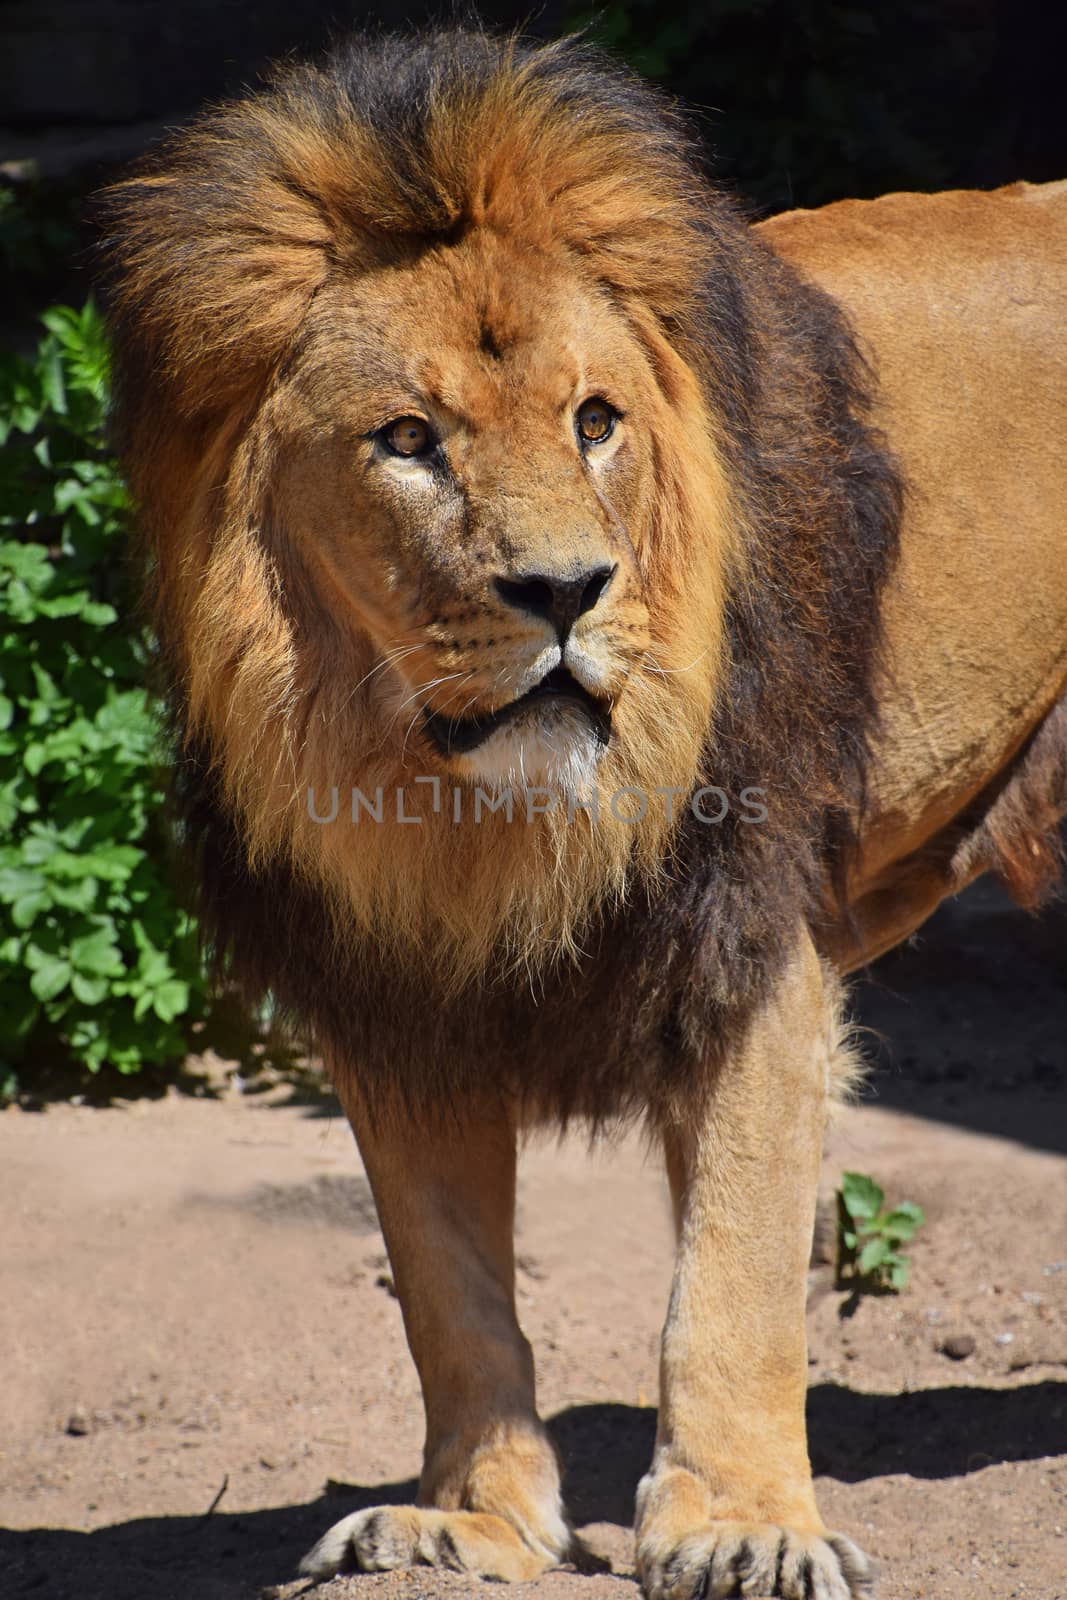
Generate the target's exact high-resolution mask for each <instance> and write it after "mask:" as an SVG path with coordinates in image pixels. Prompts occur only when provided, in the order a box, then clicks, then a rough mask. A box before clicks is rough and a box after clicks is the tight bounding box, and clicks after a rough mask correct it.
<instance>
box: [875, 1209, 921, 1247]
mask: <svg viewBox="0 0 1067 1600" xmlns="http://www.w3.org/2000/svg"><path fill="white" fill-rule="evenodd" d="M925 1221H926V1213H925V1212H924V1211H923V1208H922V1206H917V1205H916V1204H915V1202H914V1201H913V1200H904V1201H902V1202H901V1204H900V1205H899V1206H894V1208H893V1210H892V1211H887V1212H886V1214H885V1215H884V1216H882V1217H879V1218H878V1226H879V1227H880V1228H881V1229H882V1231H883V1232H884V1233H887V1234H889V1236H890V1237H891V1238H893V1239H899V1240H902V1241H903V1240H907V1239H912V1238H914V1237H915V1230H916V1229H917V1228H921V1227H922V1225H923V1223H924V1222H925Z"/></svg>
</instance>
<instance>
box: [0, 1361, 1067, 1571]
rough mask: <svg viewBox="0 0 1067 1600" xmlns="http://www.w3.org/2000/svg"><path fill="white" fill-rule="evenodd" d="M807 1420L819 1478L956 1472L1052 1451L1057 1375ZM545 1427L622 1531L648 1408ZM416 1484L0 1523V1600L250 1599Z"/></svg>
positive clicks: (579, 1508)
mask: <svg viewBox="0 0 1067 1600" xmlns="http://www.w3.org/2000/svg"><path fill="white" fill-rule="evenodd" d="M808 1418H809V1426H810V1431H811V1445H812V1459H813V1464H814V1466H815V1470H816V1472H817V1473H819V1474H821V1475H826V1476H830V1477H834V1478H838V1479H841V1480H843V1481H845V1482H851V1483H855V1482H860V1481H862V1480H863V1479H866V1478H875V1477H882V1476H884V1475H885V1474H887V1473H896V1472H906V1473H908V1474H910V1475H911V1476H912V1477H918V1478H950V1477H959V1476H960V1475H962V1474H965V1473H968V1472H977V1471H980V1470H981V1469H982V1468H983V1467H987V1466H992V1465H994V1464H995V1463H997V1462H1001V1461H1032V1460H1037V1459H1040V1458H1041V1457H1042V1456H1046V1455H1053V1454H1056V1453H1058V1452H1060V1451H1062V1449H1063V1443H1064V1438H1065V1436H1067V1381H1065V1382H1062V1383H1056V1382H1051V1381H1049V1382H1044V1383H1035V1384H1029V1385H1026V1386H1025V1387H1023V1388H1019V1389H979V1388H974V1389H971V1388H967V1389H962V1388H959V1389H955V1388H953V1389H924V1390H922V1391H920V1392H919V1393H916V1394H899V1395H874V1394H858V1393H856V1392H854V1391H853V1390H851V1389H846V1388H843V1387H838V1386H836V1385H833V1384H820V1385H818V1386H817V1387H815V1388H813V1389H812V1390H811V1391H810V1392H809V1396H808ZM549 1429H550V1431H551V1433H552V1437H553V1438H554V1440H555V1441H556V1444H557V1446H558V1447H559V1449H560V1452H561V1454H562V1457H563V1461H564V1473H565V1484H566V1495H567V1501H568V1505H569V1506H570V1508H571V1512H572V1515H573V1518H574V1521H575V1523H576V1524H577V1525H578V1526H579V1527H581V1526H583V1525H584V1524H586V1523H590V1522H611V1523H616V1524H618V1525H620V1526H623V1527H629V1526H630V1525H631V1523H632V1519H633V1504H634V1491H635V1489H636V1487H637V1483H638V1480H639V1478H640V1477H641V1475H642V1473H644V1472H645V1471H646V1469H647V1467H648V1463H649V1461H650V1459H651V1455H652V1446H653V1441H654V1438H655V1430H656V1413H655V1411H654V1410H653V1409H652V1408H651V1407H647V1408H638V1407H634V1406H624V1405H589V1406H574V1407H572V1408H571V1409H570V1410H567V1411H563V1412H561V1413H560V1414H559V1415H558V1416H556V1417H554V1418H553V1419H552V1421H551V1422H550V1423H549ZM415 1487H416V1486H415V1483H414V1481H410V1482H406V1483H383V1484H374V1485H360V1484H331V1485H329V1486H328V1489H327V1492H326V1493H324V1494H323V1495H321V1496H320V1497H319V1499H318V1500H315V1501H312V1502H309V1503H308V1504H306V1505H301V1506H280V1507H274V1508H272V1509H270V1510H267V1511H243V1512H238V1513H231V1514H227V1513H226V1512H225V1511H223V1510H222V1509H219V1510H218V1511H215V1512H214V1513H213V1514H212V1515H210V1516H200V1517H140V1518H137V1519H136V1520H135V1521H132V1522H124V1523H117V1524H115V1525H114V1526H112V1527H110V1528H100V1529H98V1530H97V1532H95V1533H78V1532H74V1531H73V1530H70V1529H64V1528H55V1529H53V1528H30V1529H20V1530H5V1529H0V1575H2V1578H3V1593H4V1595H5V1596H7V1595H12V1596H22V1595H27V1596H34V1597H35V1600H69V1597H70V1596H73V1595H77V1596H78V1600H145V1596H146V1595H151V1596H152V1600H252V1597H253V1596H254V1595H256V1593H257V1591H259V1590H261V1589H263V1588H266V1587H267V1586H269V1585H272V1584H281V1583H285V1582H287V1581H289V1580H291V1579H292V1578H293V1576H294V1574H295V1573H296V1569H297V1565H298V1563H299V1561H300V1558H301V1556H302V1555H303V1554H304V1553H305V1551H307V1550H308V1549H309V1548H310V1547H311V1545H313V1544H314V1543H315V1541H316V1539H318V1538H319V1536H320V1535H321V1534H322V1533H324V1532H325V1530H326V1528H328V1527H329V1526H330V1524H331V1523H332V1522H335V1521H337V1520H338V1518H340V1517H343V1516H345V1515H347V1514H348V1513H349V1512H350V1511H359V1510H362V1509H363V1508H365V1507H366V1506H372V1505H381V1504H383V1503H393V1504H399V1503H403V1502H405V1501H410V1500H411V1499H412V1497H413V1496H414V1493H415ZM223 1504H225V1501H223Z"/></svg>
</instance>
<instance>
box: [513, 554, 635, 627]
mask: <svg viewBox="0 0 1067 1600" xmlns="http://www.w3.org/2000/svg"><path fill="white" fill-rule="evenodd" d="M615 572H616V568H615V567H609V566H599V567H589V568H587V569H586V570H585V571H584V572H578V573H574V572H569V573H551V572H521V573H516V574H515V576H514V577H510V578H496V579H494V583H495V585H496V592H497V594H498V595H499V596H500V598H501V599H502V600H504V601H506V602H507V604H508V605H509V606H514V607H515V608H516V610H518V611H528V612H529V613H530V614H531V616H535V617H544V619H545V621H546V622H551V624H552V626H553V627H554V628H555V630H556V632H557V633H558V635H559V641H560V643H561V644H562V643H563V641H564V640H565V639H566V637H567V635H568V633H570V631H571V629H572V628H573V626H574V624H575V623H576V622H577V621H578V618H579V617H583V616H584V615H585V613H586V612H587V611H592V609H593V607H594V606H595V605H596V604H597V602H598V601H599V600H600V597H601V596H602V595H603V593H604V591H605V589H606V588H607V586H608V584H609V583H610V582H611V580H612V578H613V577H614V576H615Z"/></svg>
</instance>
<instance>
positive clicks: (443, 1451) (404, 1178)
mask: <svg viewBox="0 0 1067 1600" xmlns="http://www.w3.org/2000/svg"><path fill="white" fill-rule="evenodd" d="M335 1077H336V1079H337V1081H338V1087H339V1090H340V1093H341V1096H342V1099H343V1100H344V1102H345V1109H346V1110H347V1111H348V1114H349V1118H350V1120H351V1122H352V1126H353V1129H354V1130H355V1133H356V1137H357V1139H358V1141H359V1146H360V1150H361V1152H362V1154H363V1159H364V1163H365V1165H366V1168H367V1174H368V1176H369V1178H370V1182H371V1187H372V1189H373V1191H374V1198H375V1201H376V1203H377V1206H378V1215H379V1219H380V1221H381V1225H382V1231H383V1233H384V1235H385V1242H386V1245H387V1247H388V1250H389V1258H390V1262H391V1265H392V1269H393V1278H394V1281H395V1283H396V1290H397V1295H398V1297H399V1300H400V1305H401V1309H402V1311H403V1313H404V1325H405V1328H406V1331H407V1336H408V1344H409V1345H410V1347H411V1352H412V1355H413V1356H414V1359H415V1365H416V1367H417V1368H418V1372H419V1378H420V1380H421V1383H422V1392H423V1399H424V1402H425V1406H426V1449H425V1456H424V1462H423V1470H422V1477H421V1480H420V1484H419V1495H418V1502H419V1503H418V1504H417V1505H414V1506H374V1507H371V1508H370V1509H368V1510H364V1511H358V1512H355V1513H353V1514H352V1515H350V1516H348V1517H345V1518H344V1519H343V1520H342V1521H341V1522H339V1523H337V1524H336V1525H335V1526H334V1527H333V1528H331V1529H330V1530H329V1532H328V1533H326V1534H325V1536H324V1537H323V1538H322V1539H320V1540H319V1542H318V1544H317V1545H316V1546H315V1548H314V1549H313V1550H312V1551H310V1553H309V1554H308V1555H307V1556H306V1557H305V1560H304V1562H303V1564H302V1570H303V1571H304V1572H306V1573H307V1574H309V1575H310V1576H313V1577H316V1578H322V1577H326V1576H329V1575H330V1574H332V1573H334V1572H339V1571H342V1570H346V1569H348V1570H351V1569H355V1570H357V1571H366V1572H378V1571H383V1570H387V1569H392V1568H397V1567H411V1566H420V1565H422V1566H424V1565H429V1566H439V1567H448V1568H451V1569H452V1570H454V1571H461V1572H468V1573H470V1574H471V1575H473V1576H478V1577H483V1578H498V1579H526V1578H533V1577H536V1576H537V1575H538V1573H540V1572H543V1571H545V1570H546V1568H548V1567H551V1566H555V1565H557V1564H558V1563H559V1562H561V1561H564V1560H566V1559H567V1558H568V1555H569V1553H570V1551H571V1546H572V1538H571V1532H570V1529H569V1527H568V1525H567V1522H566V1519H565V1518H564V1515H563V1510H562V1505H561V1500H560V1479H559V1465H558V1462H557V1459H556V1453H555V1450H554V1449H553V1446H552V1444H551V1441H550V1440H549V1438H548V1436H547V1434H546V1432H545V1429H544V1427H543V1425H542V1424H541V1422H540V1420H539V1418H538V1416H537V1412H536V1408H535V1402H534V1367H533V1356H532V1354H531V1351H530V1347H529V1345H528V1343H527V1341H526V1339H525V1338H524V1337H523V1334H522V1331H521V1329H520V1327H519V1324H518V1320H517V1318H516V1314H515V1301H514V1245H513V1227H514V1213H515V1143H516V1141H515V1130H514V1127H513V1126H512V1124H511V1122H510V1121H509V1119H508V1118H507V1116H506V1114H505V1113H504V1112H502V1111H500V1112H497V1113H496V1114H493V1115H487V1116H484V1117H481V1118H473V1117H472V1118H471V1119H469V1120H467V1121H460V1120H459V1118H458V1117H457V1118H456V1119H455V1120H451V1119H450V1118H449V1117H448V1114H447V1113H446V1114H444V1115H443V1117H442V1120H441V1122H440V1123H436V1124H434V1125H433V1126H432V1127H431V1126H430V1125H429V1123H428V1120H427V1121H424V1122H420V1123H415V1122H413V1121H411V1120H409V1119H408V1118H406V1117H404V1116H403V1115H401V1114H399V1113H393V1114H391V1115H390V1114H388V1113H384V1112H379V1113H378V1114H377V1115H376V1116H375V1117H374V1118H373V1119H371V1118H369V1117H368V1116H367V1115H366V1114H365V1112H364V1108H363V1107H362V1105H361V1104H360V1102H359V1100H358V1097H357V1096H356V1095H355V1094H354V1093H352V1092H351V1091H350V1089H349V1088H348V1086H347V1085H346V1082H345V1078H344V1075H343V1074H340V1073H339V1074H335Z"/></svg>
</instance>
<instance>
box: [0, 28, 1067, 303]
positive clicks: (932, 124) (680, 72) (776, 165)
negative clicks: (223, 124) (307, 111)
mask: <svg viewBox="0 0 1067 1600" xmlns="http://www.w3.org/2000/svg"><path fill="white" fill-rule="evenodd" d="M480 11H481V15H482V16H483V17H484V19H485V20H486V21H487V22H489V23H490V24H495V25H500V26H515V25H517V24H519V25H525V27H526V30H527V31H528V32H530V33H533V34H538V35H545V36H547V35H553V34H557V33H559V32H563V31H571V30H573V29H574V28H576V27H579V26H582V25H590V26H591V27H592V30H593V33H594V36H595V37H597V38H599V39H600V40H602V41H603V42H605V43H607V44H608V45H609V46H610V47H611V48H612V49H614V50H616V51H617V52H618V53H620V54H621V55H622V56H624V57H625V58H626V59H627V60H628V61H629V62H630V63H631V64H632V65H634V66H635V67H637V68H638V69H639V70H641V71H642V72H645V73H646V74H648V75H650V76H652V77H653V78H655V79H656V80H658V81H659V82H660V83H662V85H663V86H664V87H665V88H666V89H667V90H668V91H670V92H671V93H672V94H675V95H678V96H681V97H682V98H683V99H684V100H686V101H687V102H688V103H689V104H690V105H691V106H693V107H694V108H696V110H697V113H698V115H699V118H700V120H701V125H702V127H703V130H704V132H705V135H706V138H707V141H708V143H709V145H710V147H711V149H712V151H713V153H714V160H715V168H716V170H717V172H718V174H719V176H720V178H721V179H722V180H723V181H724V182H725V183H727V184H728V185H730V186H731V187H733V188H735V189H737V190H739V191H741V192H742V193H743V194H744V195H745V196H746V197H747V198H748V199H749V200H750V201H751V203H752V206H753V209H754V210H755V211H756V212H758V213H765V212H769V211H775V210H779V209H781V208H783V207H787V206H791V205H809V206H810V205H820V204H822V203H824V202H825V201H828V200H833V199H837V198H839V197H841V196H843V195H846V194H853V195H860V196H866V195H873V194H877V193H880V192H883V191H884V190H887V189H893V188H914V189H937V188H945V187H958V186H977V187H992V186H995V185H997V184H1000V183H1006V182H1010V181H1011V180H1013V179H1015V178H1019V177H1022V178H1028V179H1030V180H1032V181H1040V180H1043V179H1049V178H1054V177H1061V176H1067V150H1065V145H1067V133H1065V116H1064V112H1063V109H1062V108H1063V102H1064V95H1063V88H1062V84H1063V77H1064V61H1065V58H1067V57H1065V48H1064V47H1065V44H1067V26H1065V22H1064V16H1063V8H1061V7H1058V6H1056V5H1054V4H1053V3H1048V4H1046V5H1044V6H1040V7H1039V6H1037V5H1034V4H1031V3H1029V0H1026V3H1023V4H1019V3H1015V0H881V3H877V4H873V3H866V4H863V3H860V0H854V3H852V4H849V3H847V0H846V3H836V0H709V3H708V4H706V5H704V6H701V7H697V6H693V7H686V6H682V5H678V4H677V3H674V4H672V3H670V0H621V3H617V4H607V5H604V6H602V7H600V8H598V9H593V8H590V7H588V6H586V5H584V4H583V3H581V0H549V3H548V4H545V5H543V6H542V7H541V8H540V9H539V10H537V11H534V12H531V11H530V10H529V9H528V8H527V7H525V6H523V5H521V4H508V3H507V0H488V3H485V4H483V5H482V6H481V8H480ZM464 15H467V16H470V15H472V13H471V12H469V11H465V10H464V9H463V8H462V7H456V8H453V7H450V6H448V5H447V4H446V5H443V6H442V5H441V4H437V5H422V4H418V3H414V4H407V5H401V6H398V7H396V8H395V9H382V8H381V7H380V6H378V7H377V8H375V7H372V6H371V5H368V4H365V3H360V0H302V3H299V4H294V3H292V0H6V3H4V0H0V252H2V260H3V262H4V264H5V265H6V268H7V272H8V275H9V285H8V288H7V290H6V292H5V303H4V312H3V315H4V319H5V321H6V322H7V323H8V325H9V326H10V325H11V323H12V320H13V319H14V318H17V316H18V315H19V314H23V315H24V314H26V313H32V312H33V311H34V310H35V309H37V308H38V307H39V306H41V305H43V304H45V303H46V302H47V301H49V300H51V299H55V298H59V297H64V298H69V299H73V300H77V299H79V298H82V297H83V296H84V293H85V292H86V290H87V288H88V277H87V275H86V272H85V266H84V255H83V252H84V245H85V243H86V238H87V235H86V231H85V226H84V221H83V211H84V206H83V201H84V196H85V195H86V193H88V192H89V191H90V190H91V189H92V188H93V187H94V186H95V185H96V184H97V183H99V182H100V181H102V180H103V179H106V177H107V176H108V175H109V173H110V172H111V171H112V170H114V168H115V167H116V166H117V165H120V164H121V163H122V162H123V161H124V160H126V159H128V158H129V157H130V156H131V155H134V154H136V153H137V152H138V151H139V150H140V149H142V148H143V147H144V146H145V145H146V144H148V143H150V142H151V140H152V139H153V138H155V137H158V135H159V133H160V132H161V131H162V129H163V127H165V126H167V125H172V124H174V123H177V122H181V121H182V120H183V119H184V118H185V117H187V116H188V115H189V114H190V113H191V111H192V110H193V109H195V107H196V106H198V105H200V104H202V103H203V102H204V101H205V100H211V99H214V98H217V97H219V96H222V95H225V94H229V93H232V92H234V91H238V90H240V89H241V88H242V87H244V86H247V85H250V84H253V83H254V82H255V81H256V78H257V75H258V73H259V72H260V71H261V70H262V69H263V68H264V67H265V66H266V65H267V64H268V63H269V62H271V61H272V60H277V59H279V58H283V57H285V56H286V55H288V54H305V53H308V52H314V51H317V50H320V49H322V48H323V47H324V46H325V45H326V44H327V43H328V42H329V39H330V38H331V36H336V35H337V34H341V33H344V32H346V31H347V30H348V29H350V28H353V27H359V26H372V27H382V26H385V27H394V28H396V27H399V28H404V27H409V26H417V25H419V24H422V23H424V22H426V21H427V20H432V19H434V18H437V19H441V18H444V19H448V18H451V17H454V16H460V17H462V16H464Z"/></svg>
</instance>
